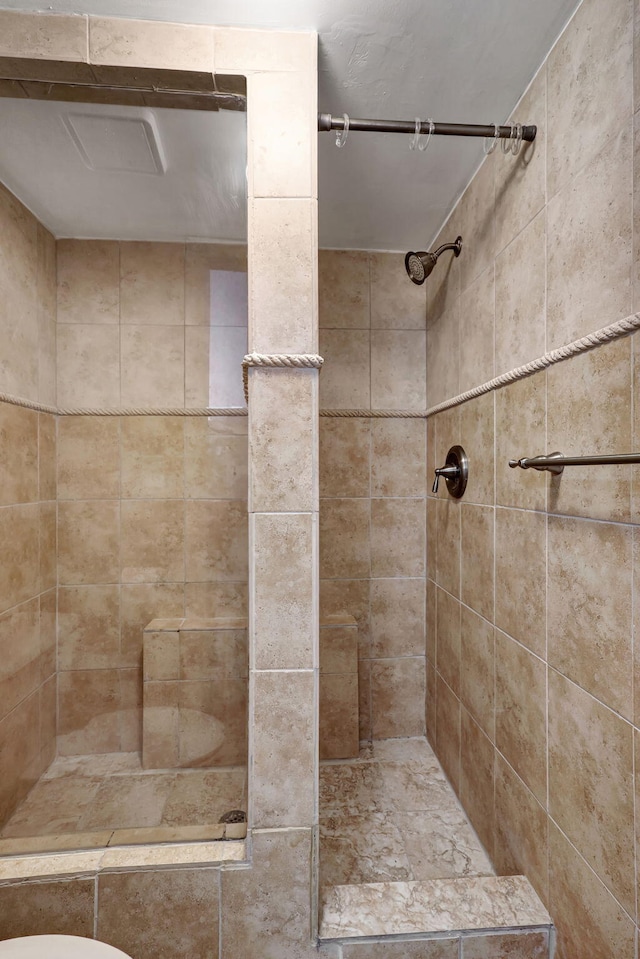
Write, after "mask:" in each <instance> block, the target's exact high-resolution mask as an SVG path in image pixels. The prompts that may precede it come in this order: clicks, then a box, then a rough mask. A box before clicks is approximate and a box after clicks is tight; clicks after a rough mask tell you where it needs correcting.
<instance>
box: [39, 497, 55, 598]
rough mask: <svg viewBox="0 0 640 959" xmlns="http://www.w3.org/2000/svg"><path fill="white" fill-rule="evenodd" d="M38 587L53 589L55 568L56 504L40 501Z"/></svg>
mask: <svg viewBox="0 0 640 959" xmlns="http://www.w3.org/2000/svg"><path fill="white" fill-rule="evenodd" d="M39 523H40V530H39V539H40V547H39V548H40V589H41V590H47V589H53V588H54V587H55V585H56V582H57V575H56V573H57V569H56V539H57V535H56V504H55V503H40V516H39Z"/></svg>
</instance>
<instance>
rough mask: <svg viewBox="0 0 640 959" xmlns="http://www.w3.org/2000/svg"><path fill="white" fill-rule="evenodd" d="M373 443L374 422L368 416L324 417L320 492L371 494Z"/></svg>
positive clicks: (329, 493)
mask: <svg viewBox="0 0 640 959" xmlns="http://www.w3.org/2000/svg"><path fill="white" fill-rule="evenodd" d="M370 446H371V426H370V421H369V420H368V419H364V418H363V419H360V418H358V419H341V418H339V417H335V418H334V417H325V418H322V419H321V420H320V495H321V496H341V497H347V496H368V495H369V489H370V485H369V484H370V480H369V460H370ZM383 464H384V460H383ZM383 468H384V466H383Z"/></svg>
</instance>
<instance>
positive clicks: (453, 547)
mask: <svg viewBox="0 0 640 959" xmlns="http://www.w3.org/2000/svg"><path fill="white" fill-rule="evenodd" d="M440 495H441V497H442V498H441V499H439V500H438V506H437V517H436V524H437V527H436V529H437V531H436V550H437V553H436V582H437V583H438V585H439V586H442V588H443V589H446V590H447V592H449V593H451V594H452V595H453V596H460V504H459V503H456V502H454V501H453V500H451V498H450V497H449V495H448V494H443V493H441V494H440ZM445 495H446V496H447V498H446V499H444V496H445Z"/></svg>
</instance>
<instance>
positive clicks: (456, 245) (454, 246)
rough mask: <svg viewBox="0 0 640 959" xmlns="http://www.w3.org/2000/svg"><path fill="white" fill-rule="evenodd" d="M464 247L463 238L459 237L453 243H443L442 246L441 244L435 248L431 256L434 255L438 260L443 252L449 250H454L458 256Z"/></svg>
mask: <svg viewBox="0 0 640 959" xmlns="http://www.w3.org/2000/svg"><path fill="white" fill-rule="evenodd" d="M461 249H462V238H461V237H458V239H457V240H455V241H454V242H453V243H443V244H442V246H439V247H438V249H437V250H434V251H433V253H432V254H431V256H434V257H435V258H436V260H437V259H438V257H439V256H440V254H441V253H445V252H446V251H447V250H453V251H454V253H455V254H456V256H459V255H460V250H461Z"/></svg>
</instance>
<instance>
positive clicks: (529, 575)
mask: <svg viewBox="0 0 640 959" xmlns="http://www.w3.org/2000/svg"><path fill="white" fill-rule="evenodd" d="M546 551H547V525H546V520H545V517H544V515H543V514H542V513H532V512H530V511H528V510H512V509H497V510H496V618H495V622H496V625H497V626H498V627H499V628H500V629H501V630H503V632H505V633H509V635H510V636H513V637H514V638H515V639H517V640H518V641H519V642H521V643H524V645H525V646H528V647H529V649H531V650H532V651H533V652H534V653H537V654H538V655H539V656H544V655H545V652H546V575H547V552H546ZM525 558H526V561H523V560H524V559H525Z"/></svg>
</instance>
